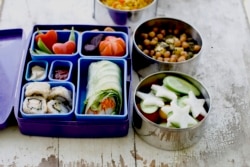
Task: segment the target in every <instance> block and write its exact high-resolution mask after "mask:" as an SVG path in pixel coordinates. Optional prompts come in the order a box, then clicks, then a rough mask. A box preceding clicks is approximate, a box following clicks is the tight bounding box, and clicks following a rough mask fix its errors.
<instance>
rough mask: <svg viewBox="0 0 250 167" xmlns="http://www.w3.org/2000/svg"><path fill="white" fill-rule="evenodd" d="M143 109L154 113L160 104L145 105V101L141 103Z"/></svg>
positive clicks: (145, 111) (147, 112)
mask: <svg viewBox="0 0 250 167" xmlns="http://www.w3.org/2000/svg"><path fill="white" fill-rule="evenodd" d="M140 107H141V110H142V111H143V112H144V113H146V114H153V113H154V112H156V111H157V110H158V108H159V107H158V106H156V105H145V104H144V103H143V101H141V103H140Z"/></svg>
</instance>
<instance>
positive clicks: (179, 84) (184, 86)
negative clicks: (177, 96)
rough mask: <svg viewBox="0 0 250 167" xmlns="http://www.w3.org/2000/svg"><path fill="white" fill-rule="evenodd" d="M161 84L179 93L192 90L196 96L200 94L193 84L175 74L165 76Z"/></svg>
mask: <svg viewBox="0 0 250 167" xmlns="http://www.w3.org/2000/svg"><path fill="white" fill-rule="evenodd" d="M163 84H164V85H165V86H166V87H168V88H169V89H171V90H173V91H176V92H179V93H183V94H188V92H189V91H192V92H193V93H194V94H195V95H196V96H199V95H200V91H199V90H198V89H197V88H196V87H195V86H194V85H192V84H191V83H189V82H188V81H186V80H184V79H182V78H179V77H176V76H167V77H165V78H164V79H163Z"/></svg>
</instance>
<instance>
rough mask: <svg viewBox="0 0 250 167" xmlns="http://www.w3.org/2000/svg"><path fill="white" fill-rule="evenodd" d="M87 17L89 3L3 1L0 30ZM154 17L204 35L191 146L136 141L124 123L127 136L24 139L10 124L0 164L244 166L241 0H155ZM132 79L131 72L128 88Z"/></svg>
mask: <svg viewBox="0 0 250 167" xmlns="http://www.w3.org/2000/svg"><path fill="white" fill-rule="evenodd" d="M92 14H93V0H92V1H91V0H71V1H66V0H51V1H48V0H47V1H45V0H44V1H42V0H18V1H16V0H5V1H4V4H3V8H2V12H1V18H0V28H1V29H9V28H16V27H20V28H23V29H24V31H25V33H26V34H28V33H29V32H30V31H31V29H32V26H33V25H34V24H72V23H73V24H97V23H96V21H95V20H94V19H93V18H92ZM157 15H159V16H167V17H175V18H179V19H182V20H185V21H187V22H189V23H190V24H192V25H194V26H195V27H196V28H197V29H198V30H199V31H200V33H201V34H202V36H203V39H204V50H203V53H202V58H201V60H200V62H199V64H198V65H197V66H198V67H197V68H198V69H197V71H196V72H194V73H193V74H192V75H193V76H194V77H196V78H197V79H199V80H200V81H201V82H203V83H204V84H205V86H206V87H207V89H208V90H209V92H210V93H211V96H212V110H211V114H210V116H209V117H208V124H207V125H208V128H207V130H206V131H205V133H204V136H203V137H202V138H201V140H200V141H199V142H198V143H197V144H196V145H194V146H193V147H191V148H188V149H184V150H181V151H164V150H160V149H157V148H154V147H152V146H150V145H148V144H146V143H145V142H144V141H142V140H141V139H140V138H139V137H138V136H137V135H136V134H135V133H134V131H133V128H132V126H131V124H130V129H129V133H128V135H127V136H125V137H121V138H101V139H92V138H76V139H75V138H51V137H37V136H25V135H22V134H21V133H20V131H19V129H18V126H17V125H12V126H9V127H7V128H6V129H4V130H2V131H0V166H1V167H2V166H9V167H16V166H18V167H19V166H26V167H33V166H61V167H78V166H84V167H92V166H93V167H94V166H97V167H125V166H126V167H133V166H138V167H141V166H149V167H155V166H157V167H172V166H173V167H179V166H192V167H196V166H197V167H200V166H213V167H216V166H218V167H222V166H225V167H246V166H250V160H249V155H250V121H249V120H250V111H249V109H250V108H249V101H250V99H249V81H250V75H249V71H250V66H249V64H250V49H249V46H250V35H249V34H250V32H249V25H248V19H247V16H246V14H245V11H244V7H243V3H242V1H241V0H226V1H225V0H216V1H215V0H210V1H200V0H188V1H184V0H175V1H172V0H160V1H159V8H158V10H157ZM136 83H138V77H137V75H136V73H133V86H132V88H134V86H135V85H136ZM132 91H133V90H132ZM131 105H132V104H131Z"/></svg>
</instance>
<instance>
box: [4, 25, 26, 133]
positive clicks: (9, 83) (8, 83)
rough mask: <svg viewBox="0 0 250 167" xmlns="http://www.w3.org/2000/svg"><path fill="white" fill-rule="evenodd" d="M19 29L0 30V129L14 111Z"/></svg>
mask: <svg viewBox="0 0 250 167" xmlns="http://www.w3.org/2000/svg"><path fill="white" fill-rule="evenodd" d="M23 39H24V34H23V30H22V29H20V28H14V29H3V30H0V129H3V128H5V127H6V126H7V121H8V117H9V116H10V114H11V112H12V111H14V109H13V107H14V103H15V90H16V86H17V81H18V71H19V68H20V64H21V60H22V59H21V57H22V49H23V44H24V41H23Z"/></svg>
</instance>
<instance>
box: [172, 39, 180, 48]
mask: <svg viewBox="0 0 250 167" xmlns="http://www.w3.org/2000/svg"><path fill="white" fill-rule="evenodd" d="M174 46H175V47H180V46H181V41H180V40H179V39H178V38H176V39H175V40H174Z"/></svg>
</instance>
